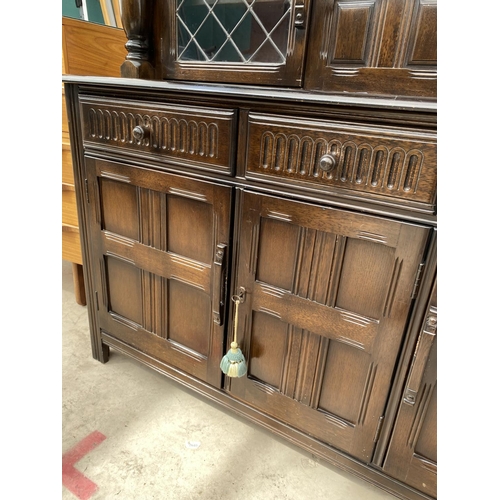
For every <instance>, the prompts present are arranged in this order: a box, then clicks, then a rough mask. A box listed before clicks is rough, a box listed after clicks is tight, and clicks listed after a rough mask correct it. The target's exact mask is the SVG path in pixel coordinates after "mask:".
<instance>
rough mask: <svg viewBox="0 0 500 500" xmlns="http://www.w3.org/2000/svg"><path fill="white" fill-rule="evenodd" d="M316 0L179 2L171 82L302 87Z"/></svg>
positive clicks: (172, 31) (169, 40)
mask: <svg viewBox="0 0 500 500" xmlns="http://www.w3.org/2000/svg"><path fill="white" fill-rule="evenodd" d="M309 3H310V0H175V1H172V2H168V9H167V10H168V12H167V13H166V15H167V16H168V24H167V26H168V27H169V28H168V32H167V33H164V35H165V36H164V37H163V52H164V54H168V56H167V57H166V67H165V68H164V69H165V74H164V76H165V78H166V79H170V78H172V79H182V80H196V81H206V82H224V83H248V84H264V85H281V86H283V85H286V86H300V85H301V83H302V73H303V58H304V47H305V37H306V29H307V18H308V16H307V13H308V10H309Z"/></svg>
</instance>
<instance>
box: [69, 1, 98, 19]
mask: <svg viewBox="0 0 500 500" xmlns="http://www.w3.org/2000/svg"><path fill="white" fill-rule="evenodd" d="M86 2H87V12H88V15H89V19H88V20H89V21H90V22H92V23H97V24H104V17H103V15H102V10H101V3H100V2H99V0H86ZM62 15H63V16H64V17H71V18H73V19H82V17H81V15H80V9H79V8H78V7H77V6H76V2H75V0H62Z"/></svg>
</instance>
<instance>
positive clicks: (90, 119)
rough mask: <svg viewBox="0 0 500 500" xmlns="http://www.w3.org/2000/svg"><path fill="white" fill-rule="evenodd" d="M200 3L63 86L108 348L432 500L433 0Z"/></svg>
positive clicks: (133, 34) (92, 281) (168, 14)
mask: <svg viewBox="0 0 500 500" xmlns="http://www.w3.org/2000/svg"><path fill="white" fill-rule="evenodd" d="M188 4H189V6H190V8H189V9H185V10H184V11H183V10H182V9H175V6H176V2H156V3H152V2H148V1H146V0H127V1H124V2H122V8H123V25H124V28H125V31H126V33H127V36H128V39H129V41H128V42H127V50H128V55H127V58H126V60H125V61H124V63H123V65H122V76H123V78H120V79H109V78H83V77H72V78H66V80H65V81H66V82H67V83H66V90H67V97H68V111H69V116H70V121H71V139H72V141H73V144H74V149H73V153H74V169H75V184H76V194H77V199H78V209H79V211H78V214H79V220H80V223H81V230H82V242H83V250H84V251H83V260H84V269H85V277H86V279H87V281H88V283H89V287H88V290H87V300H88V303H89V308H88V311H89V320H90V329H91V337H92V349H93V355H94V357H95V358H96V359H98V360H100V361H101V362H106V361H107V359H108V357H109V355H110V348H111V349H116V350H119V351H122V352H124V353H126V354H128V355H130V356H132V357H134V358H135V359H138V360H140V361H141V362H143V363H144V364H146V365H148V366H151V367H153V368H154V369H156V370H158V371H160V372H161V373H164V374H165V375H167V376H169V377H171V378H173V379H175V380H177V381H178V382H179V383H182V384H184V385H186V386H188V387H190V388H191V389H193V390H195V391H197V392H198V393H200V394H203V395H205V396H206V397H208V398H210V399H211V400H213V401H217V402H219V403H220V404H221V405H223V406H224V407H226V408H228V409H231V410H233V411H235V412H237V413H239V414H241V415H244V416H246V417H247V418H249V419H252V420H253V421H255V422H258V423H259V424H261V425H263V426H264V427H266V428H268V429H271V430H272V431H273V432H275V433H277V434H278V435H280V436H283V437H285V438H286V439H288V440H290V441H291V442H293V443H295V444H297V445H299V446H302V447H303V448H304V449H306V450H308V451H310V452H312V453H314V454H315V455H317V456H319V457H321V458H323V459H325V460H327V461H329V462H330V463H332V464H335V465H337V466H338V467H340V468H342V469H345V470H348V471H350V472H352V473H354V474H357V475H359V476H361V477H363V478H365V479H366V480H368V481H371V482H372V483H374V484H376V485H378V486H379V487H381V488H384V489H386V490H388V491H391V492H392V493H394V494H395V495H397V496H399V497H400V498H404V499H414V500H417V499H419V500H422V499H423V498H426V499H429V498H435V497H436V493H437V489H436V485H437V455H436V408H437V404H436V401H437V393H436V387H437V385H436V345H437V341H436V337H437V300H436V295H437V292H436V286H437V285H436V276H437V271H436V269H437V263H436V245H437V243H436V242H437V218H436V214H437V198H436V178H437V154H436V152H437V142H436V109H437V106H436V98H435V97H436V47H435V40H436V36H435V33H436V23H435V20H436V2H434V1H432V0H429V1H428V0H426V1H423V0H408V1H406V0H387V1H381V0H370V1H366V0H363V1H361V0H360V1H357V0H349V1H344V0H335V1H333V0H330V1H327V0H318V1H312V0H296V1H291V2H288V1H283V0H281V1H277V0H276V1H267V0H259V1H258V2H256V4H255V5H253V7H252V12H246V15H245V8H246V7H244V6H243V4H242V3H240V2H235V1H226V2H221V3H220V5H219V4H217V5H215V4H214V3H213V2H210V1H208V0H207V1H206V2H205V1H201V0H200V1H198V0H196V1H195V0H193V1H191V2H188V3H184V4H183V5H188ZM179 5H180V4H179ZM214 16H216V17H217V19H215V17H214ZM247 16H250V17H247ZM238 19H239V20H238ZM204 23H208V24H206V25H205V24H204ZM221 25H222V27H223V28H224V29H222V28H221ZM240 28H241V29H242V30H243V31H241V32H240V31H238V30H239V29H240ZM226 48H227V50H226ZM131 77H135V78H131ZM137 77H142V78H137ZM147 78H149V79H147ZM234 297H239V300H240V302H241V303H240V305H239V307H238V322H237V325H238V328H237V332H236V333H237V339H238V342H239V344H240V346H241V349H242V352H243V354H244V355H245V358H246V360H247V363H248V371H247V373H246V374H245V376H243V377H241V378H229V377H227V376H224V375H223V374H222V373H221V370H220V367H219V363H220V361H221V358H222V356H223V355H224V353H225V352H226V351H227V349H228V348H229V345H230V342H231V340H232V338H233V327H234V325H235V323H236V320H235V314H236V309H235V307H234V302H233V300H231V299H232V298H234ZM237 452H238V453H241V452H242V450H238V451H237ZM243 452H244V450H243ZM235 473H236V474H237V471H235Z"/></svg>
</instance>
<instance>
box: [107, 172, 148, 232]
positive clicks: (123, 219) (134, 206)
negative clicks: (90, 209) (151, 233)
mask: <svg viewBox="0 0 500 500" xmlns="http://www.w3.org/2000/svg"><path fill="white" fill-rule="evenodd" d="M109 175H110V174H108V173H107V172H103V173H102V174H101V182H100V199H99V201H100V205H101V217H102V228H103V229H104V230H107V231H110V232H113V233H116V234H119V235H121V236H126V237H127V238H131V239H134V240H138V239H139V211H138V207H139V205H138V199H137V188H136V187H135V186H133V185H131V184H128V181H127V179H123V180H114V179H109V178H108V176H109ZM111 177H113V176H112V174H111Z"/></svg>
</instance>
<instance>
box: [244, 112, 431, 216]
mask: <svg viewBox="0 0 500 500" xmlns="http://www.w3.org/2000/svg"><path fill="white" fill-rule="evenodd" d="M248 130H249V132H248V134H249V135H248V146H247V162H246V173H247V176H248V177H259V178H261V179H262V178H263V177H264V178H268V179H269V180H273V181H274V180H276V181H278V182H279V183H282V182H283V180H285V181H287V180H289V181H291V182H296V181H297V180H299V181H304V182H306V183H312V184H311V187H313V188H314V186H317V187H318V188H320V189H322V190H324V188H330V187H331V188H342V189H344V190H345V189H347V190H351V191H355V192H364V193H371V194H374V195H377V198H378V199H379V200H382V201H383V200H384V198H383V197H384V196H388V197H391V200H389V199H388V201H391V203H393V200H394V199H396V200H398V199H399V200H410V201H413V202H418V203H419V204H421V205H422V204H423V206H424V209H425V207H427V209H428V210H432V208H433V206H434V203H435V193H436V136H435V135H434V134H432V133H427V132H410V131H405V130H394V129H389V128H387V129H386V128H377V129H374V128H369V127H364V126H357V125H356V126H355V125H346V124H335V123H331V122H328V121H322V120H314V121H313V120H298V119H296V118H294V117H291V116H271V115H262V114H258V113H251V114H250V115H249V128H248ZM325 154H329V155H330V156H331V157H333V158H334V160H335V165H334V167H333V168H332V169H331V170H329V171H324V170H322V169H321V166H320V160H321V158H322V157H323V156H324V155H325ZM379 195H382V197H381V196H379Z"/></svg>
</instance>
